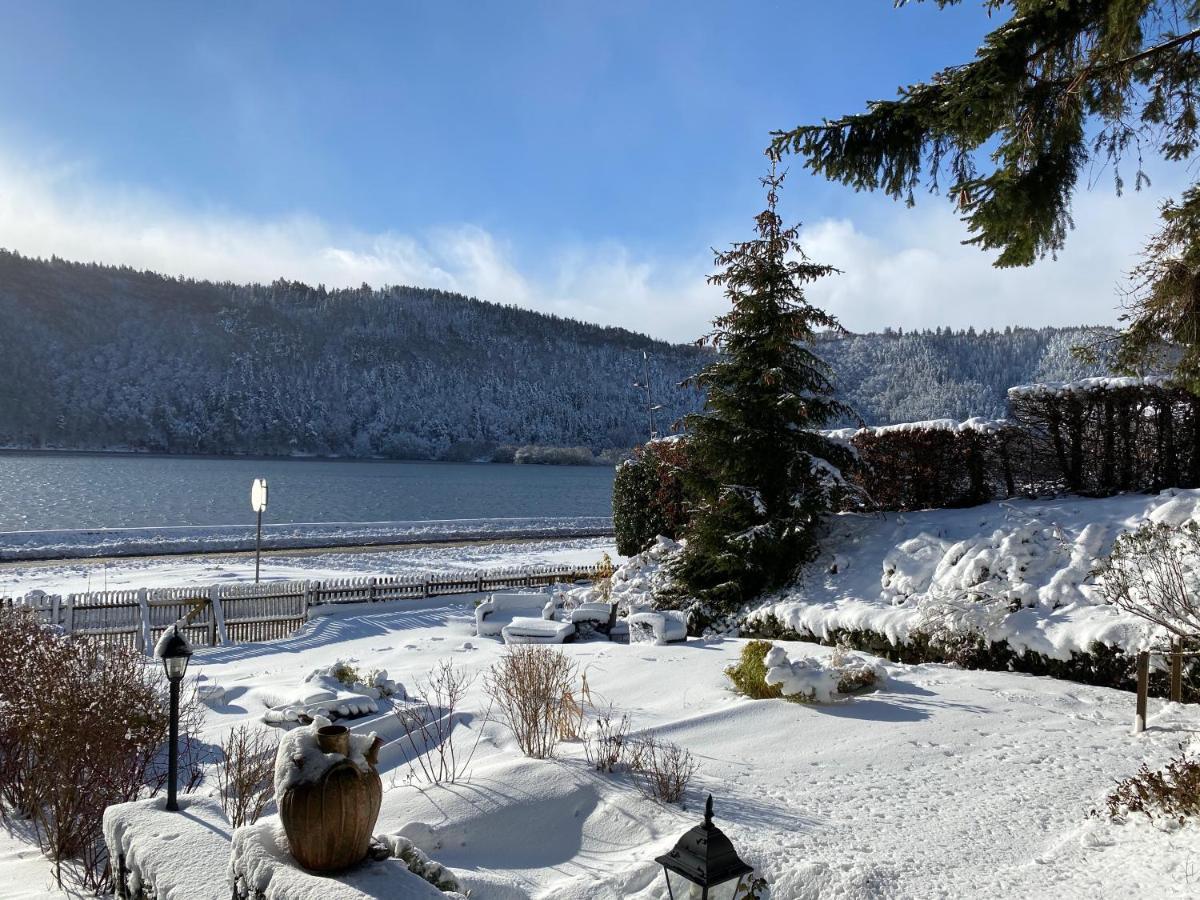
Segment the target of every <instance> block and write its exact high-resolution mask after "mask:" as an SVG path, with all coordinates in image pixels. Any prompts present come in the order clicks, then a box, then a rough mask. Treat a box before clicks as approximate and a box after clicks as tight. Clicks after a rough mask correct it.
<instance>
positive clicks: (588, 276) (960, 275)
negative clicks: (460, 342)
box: [0, 155, 1157, 341]
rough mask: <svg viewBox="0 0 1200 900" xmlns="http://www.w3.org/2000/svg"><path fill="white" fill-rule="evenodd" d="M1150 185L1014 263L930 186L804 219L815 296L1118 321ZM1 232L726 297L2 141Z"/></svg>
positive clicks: (299, 266)
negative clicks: (198, 200) (176, 191)
mask: <svg viewBox="0 0 1200 900" xmlns="http://www.w3.org/2000/svg"><path fill="white" fill-rule="evenodd" d="M1156 199H1157V198H1156V197H1154V196H1150V195H1145V196H1135V197H1127V198H1123V199H1117V198H1115V197H1112V196H1111V194H1103V193H1101V192H1099V191H1098V192H1096V193H1094V194H1085V195H1082V196H1081V199H1080V201H1079V204H1078V210H1077V215H1076V218H1077V221H1078V222H1079V223H1080V227H1079V228H1078V229H1077V230H1076V231H1075V232H1074V233H1073V234H1072V235H1071V237H1070V239H1069V241H1068V246H1067V249H1066V251H1065V252H1064V253H1063V254H1062V257H1061V259H1060V260H1059V261H1058V262H1045V263H1041V264H1039V265H1037V266H1035V267H1034V268H1032V269H1028V270H1019V271H999V270H996V269H993V268H992V267H991V265H990V257H989V256H988V255H987V254H984V253H980V252H979V251H977V250H975V249H974V248H969V247H962V246H960V245H959V243H958V242H959V241H961V239H962V237H963V236H964V230H963V226H962V225H961V224H960V223H959V222H958V221H957V219H956V218H955V217H954V215H953V214H952V213H951V211H950V210H948V209H947V208H945V206H944V205H940V204H939V202H938V201H937V199H936V198H929V199H928V201H927V202H925V203H924V204H923V205H922V206H920V207H919V208H918V209H916V210H905V209H903V208H900V207H894V208H889V209H888V214H887V216H886V219H885V224H884V225H883V226H880V227H874V226H873V227H872V229H871V230H870V231H866V230H864V229H863V228H862V227H860V226H857V225H855V224H854V223H853V222H851V221H848V220H844V219H824V220H817V221H815V222H812V223H811V224H810V225H809V227H806V228H805V230H804V232H803V235H802V241H803V243H804V246H805V248H806V250H807V251H808V252H809V254H810V255H811V256H812V257H813V258H814V259H816V260H818V261H820V262H827V263H830V264H833V265H836V266H838V267H839V268H841V269H843V270H845V274H844V275H840V276H836V277H834V278H830V279H826V280H824V281H822V282H820V283H818V284H816V285H814V286H812V288H811V289H810V298H811V299H812V300H813V301H814V302H817V303H820V304H822V305H826V306H827V307H828V308H829V309H830V310H831V311H833V312H835V313H837V314H838V315H840V316H841V317H842V320H843V322H844V323H845V324H846V325H847V326H848V327H850V328H852V329H854V330H859V331H862V330H870V329H877V328H881V327H883V326H884V325H900V326H903V327H906V328H914V327H932V326H934V325H954V326H958V327H965V326H967V325H975V326H976V327H987V326H1000V327H1002V326H1004V325H1008V324H1014V325H1015V324H1027V325H1042V324H1074V323H1081V322H1089V323H1091V322H1100V321H1112V320H1113V319H1114V318H1115V312H1114V309H1115V307H1116V305H1117V295H1116V286H1117V284H1118V282H1119V280H1120V278H1121V275H1122V273H1123V271H1124V270H1126V269H1128V268H1129V266H1130V265H1131V264H1132V263H1133V261H1134V258H1135V257H1134V254H1135V253H1136V250H1137V248H1138V247H1139V246H1140V244H1141V242H1142V241H1143V239H1144V238H1145V235H1146V233H1147V232H1148V231H1149V230H1150V229H1151V228H1152V227H1153V223H1154V218H1155V202H1156ZM749 223H750V216H749V214H748V215H747V216H746V225H747V228H748V227H749ZM745 236H746V233H738V234H731V235H729V236H728V237H729V239H730V240H736V239H740V238H743V237H745ZM0 246H3V247H8V248H11V249H14V250H18V251H20V252H21V253H25V254H28V255H37V256H50V255H57V256H60V257H64V258H67V259H76V260H96V261H101V262H107V263H122V264H127V265H131V266H135V267H138V268H147V269H153V270H156V271H160V272H164V273H169V274H183V275H190V276H193V277H199V278H211V279H215V280H229V281H271V280H274V279H275V278H278V277H286V278H289V279H295V280H301V281H306V282H309V283H312V284H316V283H323V284H325V285H327V286H330V287H334V286H356V285H358V284H360V283H362V282H364V281H365V282H368V283H370V284H373V285H381V284H412V285H419V286H424V287H437V288H444V289H447V290H453V291H460V292H462V293H465V294H470V295H474V296H477V297H480V298H481V299H485V300H494V301H498V302H502V303H512V304H516V305H519V306H523V307H527V308H531V309H537V310H541V311H544V312H550V313H555V314H557V315H562V316H570V317H574V318H579V319H584V320H587V321H593V322H599V323H601V324H606V325H621V326H625V327H628V328H632V329H634V330H637V331H643V332H647V333H650V334H652V335H655V336H657V337H664V338H669V339H673V340H680V341H684V340H691V339H693V338H695V337H697V336H699V335H700V334H702V333H704V332H705V331H707V329H708V324H709V322H710V321H711V320H712V318H713V317H714V316H715V315H716V314H718V313H719V312H720V311H721V309H722V307H723V299H722V298H721V296H720V292H719V291H718V290H717V289H715V288H712V287H710V286H708V285H707V284H706V283H705V276H706V275H707V274H708V273H709V271H710V268H711V266H710V263H711V260H710V258H709V255H708V253H707V248H703V247H702V248H698V249H699V252H697V253H695V254H691V255H684V256H681V257H680V258H676V259H662V258H651V257H649V256H646V255H639V254H637V253H636V252H634V251H633V250H631V249H630V248H628V247H626V246H624V245H622V244H620V243H617V242H602V243H595V244H587V245H571V246H559V247H549V248H536V249H537V250H538V258H539V259H540V260H541V262H540V263H539V264H538V265H537V266H536V267H535V268H528V267H526V268H522V267H521V266H519V265H518V264H517V263H516V261H515V260H516V259H517V257H518V254H517V253H516V252H515V250H514V248H513V247H512V246H510V245H509V244H507V243H506V242H505V241H504V240H502V239H500V238H498V237H497V236H496V235H494V234H491V233H489V232H488V231H486V230H484V229H481V228H479V227H476V226H473V225H459V226H455V227H432V228H430V229H428V230H427V231H425V232H423V233H421V234H415V235H414V234H397V233H392V232H385V233H378V234H370V233H365V232H361V231H356V230H353V229H349V228H336V227H333V226H331V225H329V224H327V223H325V222H323V221H321V220H320V219H318V218H315V217H312V216H307V215H294V216H289V217H285V218H280V219H277V220H259V219H253V218H248V217H245V216H242V215H238V214H236V213H230V212H227V211H200V212H197V211H188V210H184V209H182V208H181V207H179V206H177V205H172V203H170V202H169V200H168V199H167V198H164V197H161V196H157V195H154V194H151V193H148V192H144V191H138V190H131V189H128V188H114V187H111V186H105V185H100V184H97V183H95V182H94V181H92V180H89V178H88V176H87V173H86V172H85V171H82V170H80V169H79V168H78V167H72V166H43V167H40V168H38V167H31V166H28V165H18V164H16V163H14V162H12V160H11V159H6V158H5V157H3V156H2V155H0ZM531 249H532V248H531ZM526 255H529V254H528V253H527V254H526Z"/></svg>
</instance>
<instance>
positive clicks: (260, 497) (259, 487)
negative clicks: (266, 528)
mask: <svg viewBox="0 0 1200 900" xmlns="http://www.w3.org/2000/svg"><path fill="white" fill-rule="evenodd" d="M250 508H251V509H252V510H254V512H255V513H256V514H257V515H258V528H257V529H256V530H255V532H254V583H255V584H258V569H259V565H260V563H261V562H262V514H263V510H265V509H266V508H267V479H265V478H255V479H254V481H253V482H251V484H250Z"/></svg>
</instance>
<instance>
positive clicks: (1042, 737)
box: [0, 597, 1200, 900]
mask: <svg viewBox="0 0 1200 900" xmlns="http://www.w3.org/2000/svg"><path fill="white" fill-rule="evenodd" d="M473 600H474V598H472V597H465V598H455V599H453V600H452V601H447V599H446V598H440V599H435V600H429V601H425V602H422V603H404V604H397V605H395V606H394V607H390V608H386V609H375V610H372V611H371V612H370V614H359V615H344V614H337V615H330V616H324V617H320V618H317V619H315V620H313V621H312V622H310V623H309V625H308V626H307V627H306V629H305V630H304V631H303V632H301V633H300V634H298V635H297V636H296V637H294V638H292V639H290V640H286V641H280V642H276V643H271V644H245V645H239V646H232V647H225V648H214V649H198V650H197V651H196V656H195V657H194V658H193V662H192V669H191V671H192V672H194V673H196V674H200V675H202V676H203V677H204V679H205V681H206V682H208V683H210V684H217V685H220V686H221V687H223V688H224V689H225V694H224V700H223V705H221V706H218V707H216V708H214V709H213V710H212V711H211V713H210V715H209V720H208V724H207V735H206V736H207V738H208V739H209V740H213V741H215V740H216V739H217V738H219V736H220V734H221V733H222V732H223V731H225V730H226V729H228V728H230V727H231V726H233V725H235V724H237V723H240V722H246V721H257V720H258V719H259V718H260V717H261V716H262V715H263V713H264V712H265V710H266V709H267V707H268V706H272V705H275V704H277V703H279V702H280V701H281V700H283V699H286V698H287V697H288V696H290V694H291V693H293V692H294V691H295V689H296V688H297V686H299V685H300V684H301V682H302V681H303V679H304V677H305V676H306V675H307V674H308V673H310V672H311V671H312V670H314V669H316V668H318V667H321V666H327V665H329V664H331V663H333V662H334V661H335V660H337V659H339V658H340V659H345V660H349V661H353V662H354V664H355V665H356V666H358V667H359V668H360V669H374V668H377V667H382V668H386V669H387V670H388V672H389V673H390V675H391V677H392V678H394V679H396V680H397V681H399V682H401V683H403V684H405V685H407V686H409V687H410V688H412V687H414V686H415V683H416V681H417V679H419V678H421V677H422V676H424V675H425V674H426V673H427V672H428V671H429V669H430V668H431V667H432V666H433V664H434V663H435V662H436V661H437V660H439V659H442V658H445V657H449V658H451V659H453V660H454V662H455V664H456V665H460V666H463V667H464V668H466V669H468V670H470V671H472V672H475V673H480V674H482V673H483V672H484V671H485V670H486V668H487V667H488V666H489V665H490V664H491V663H492V662H494V661H495V660H496V658H497V657H498V656H499V654H500V653H501V652H502V647H501V645H500V644H499V643H497V642H495V641H493V640H489V639H480V638H476V637H474V635H473V634H472V625H473V619H472V615H471V609H472V604H473ZM741 644H742V642H741V641H739V640H731V639H725V640H713V641H691V642H689V643H687V644H686V645H672V646H663V647H654V646H647V645H638V644H634V645H619V644H611V643H607V642H595V643H593V642H588V643H582V644H577V645H568V646H566V647H565V652H567V653H568V654H569V655H570V656H571V657H572V659H573V660H574V661H575V662H576V663H577V664H578V665H579V668H580V671H581V672H586V674H587V680H588V684H589V686H590V688H591V691H592V694H593V698H594V703H595V705H596V706H599V707H605V708H606V707H607V706H608V704H612V705H613V706H614V707H615V708H616V709H617V710H618V711H622V712H628V713H629V714H630V715H631V717H632V719H633V727H634V729H635V730H638V731H641V730H654V731H655V732H657V733H658V734H659V735H660V736H661V737H663V738H665V739H667V740H670V741H675V742H677V743H679V744H681V745H683V746H685V747H687V748H688V749H689V750H690V751H691V752H692V753H693V754H694V755H695V756H696V758H697V759H698V761H699V764H700V771H699V775H698V777H697V779H696V782H695V784H694V785H693V786H692V788H691V789H690V790H689V792H688V797H687V807H688V808H687V809H686V810H683V809H680V808H678V807H673V806H661V805H659V804H657V803H654V802H652V801H649V800H647V799H644V798H643V797H642V796H641V795H640V794H639V793H638V792H637V791H636V790H635V789H634V787H633V786H632V785H631V783H630V782H629V780H628V779H627V777H625V776H610V775H600V774H598V773H595V772H593V771H591V770H590V769H589V768H588V767H587V765H586V763H585V761H584V760H583V759H582V751H581V747H580V746H579V745H578V744H576V743H566V744H563V745H562V752H561V758H560V759H557V760H552V761H533V760H528V759H526V758H524V757H523V756H522V755H521V754H520V752H519V751H518V750H517V748H516V746H515V743H514V741H513V738H512V736H511V735H510V734H509V733H508V732H507V731H506V730H505V729H504V728H502V727H501V726H500V725H498V724H496V723H494V722H492V723H488V724H484V723H483V721H482V714H483V711H484V708H485V706H486V702H485V700H484V697H483V694H482V691H481V686H480V683H479V682H476V684H475V686H474V687H473V688H472V690H471V692H470V694H469V696H468V699H467V701H466V704H465V707H464V708H465V711H466V712H467V713H468V714H469V716H468V718H469V721H466V722H465V723H464V724H462V725H460V726H459V728H460V735H459V740H460V741H462V742H464V745H466V746H469V744H470V742H473V741H474V740H475V738H476V736H477V735H479V734H481V735H482V738H481V741H480V745H479V750H478V753H477V755H476V757H475V762H474V766H473V769H472V772H471V777H470V782H469V783H466V784H459V785H452V786H443V787H423V786H419V785H416V784H413V783H410V782H409V781H408V779H407V778H406V776H407V772H408V767H407V766H406V765H405V764H404V762H403V756H402V755H401V754H399V753H397V752H394V751H393V752H390V753H389V752H387V750H386V748H385V752H384V753H383V754H381V759H382V760H383V764H384V766H385V769H384V771H383V773H382V774H383V781H384V785H385V793H384V800H383V810H382V814H381V816H380V822H379V827H378V828H377V831H380V832H382V831H401V830H403V831H404V832H405V833H406V834H407V835H408V836H410V837H412V838H413V839H414V840H416V841H417V843H418V846H421V847H422V849H425V850H426V851H427V852H429V853H430V855H431V856H433V857H434V858H435V859H437V860H439V861H440V862H442V863H444V864H446V865H449V866H451V867H452V868H454V869H455V870H456V871H457V872H458V873H459V874H460V876H461V877H462V879H463V881H464V882H465V883H466V884H467V885H468V886H470V887H473V888H474V893H473V894H472V896H473V898H476V900H489V898H497V900H510V898H525V897H530V898H547V900H549V898H555V900H568V898H570V900H584V898H587V900H616V898H632V900H650V898H652V897H653V898H658V897H659V896H661V885H660V884H659V882H658V879H659V878H661V871H660V870H659V868H658V867H657V866H656V865H655V864H654V862H653V858H654V856H656V855H657V854H660V853H662V852H664V851H665V850H666V849H668V848H669V847H670V846H671V844H672V843H673V841H674V840H675V839H676V838H677V837H678V836H679V835H680V834H681V833H682V832H683V831H684V830H685V829H687V828H688V827H690V826H691V825H693V824H695V822H696V821H697V820H698V818H699V811H700V810H701V808H702V803H703V798H704V796H705V795H706V794H707V793H708V792H712V793H713V795H714V796H715V802H716V814H717V820H718V824H720V825H721V827H722V828H724V829H725V830H726V832H727V833H728V834H729V835H730V837H731V838H732V839H733V841H734V843H735V844H736V846H737V847H738V848H739V850H740V851H741V852H742V854H743V855H744V856H745V857H746V858H747V859H748V860H749V861H750V862H751V863H752V864H754V865H756V866H758V867H760V868H761V869H762V871H763V872H764V873H765V874H766V875H767V877H768V878H769V879H770V881H771V883H772V884H773V893H772V898H773V900H782V898H786V900H801V898H843V900H845V898H876V897H887V898H893V897H895V898H939V897H944V898H970V897H979V898H985V897H986V898H994V897H1027V898H1035V897H1055V898H1058V900H1066V898H1073V897H1078V898H1097V897H1120V898H1131V897H1147V898H1149V897H1166V896H1186V895H1189V894H1190V893H1192V892H1194V891H1195V890H1197V885H1198V884H1200V879H1198V876H1197V871H1196V863H1197V860H1198V859H1200V856H1197V854H1200V828H1198V827H1197V826H1194V825H1189V826H1187V827H1185V828H1182V829H1178V830H1176V831H1173V832H1169V833H1167V832H1161V831H1158V830H1157V829H1155V828H1152V827H1150V826H1147V825H1144V824H1143V823H1140V822H1135V823H1132V824H1128V825H1123V826H1118V825H1112V824H1109V823H1107V822H1101V821H1099V820H1092V819H1089V818H1088V812H1089V810H1091V809H1093V808H1095V807H1098V806H1101V805H1102V799H1103V797H1104V795H1105V794H1106V793H1107V792H1108V790H1109V789H1110V787H1111V785H1112V783H1113V781H1114V779H1116V778H1119V777H1122V776H1124V775H1128V774H1130V773H1131V772H1133V771H1134V770H1135V769H1136V768H1137V767H1138V765H1139V764H1140V763H1141V762H1143V761H1146V762H1149V763H1150V764H1151V765H1153V766H1158V765H1160V764H1161V763H1162V762H1163V761H1164V760H1165V759H1166V758H1167V757H1168V756H1169V755H1170V754H1171V753H1172V752H1174V751H1175V749H1176V747H1177V745H1178V744H1179V743H1180V742H1181V741H1184V740H1189V739H1191V737H1192V736H1193V735H1194V734H1196V733H1197V732H1200V709H1197V708H1195V707H1164V706H1163V705H1162V704H1160V703H1159V702H1158V701H1154V702H1153V705H1152V716H1151V723H1150V724H1151V727H1150V729H1149V730H1148V731H1147V732H1146V733H1144V734H1143V735H1141V736H1136V737H1135V736H1133V735H1131V734H1130V724H1131V719H1132V712H1133V709H1132V707H1133V698H1132V696H1131V695H1130V694H1127V693H1123V692H1118V691H1112V690H1108V689H1103V688H1091V687H1086V686H1081V685H1078V684H1072V683H1069V682H1065V681H1058V680H1053V679H1049V678H1040V677H1034V676H1026V675H1016V674H1009V673H994V672H976V671H972V672H968V671H961V670H956V669H953V668H950V667H946V666H939V665H924V666H913V667H908V666H899V665H887V666H886V671H887V673H888V679H887V682H886V684H885V686H884V687H883V688H882V689H881V690H879V691H877V692H875V693H871V694H867V695H863V696H858V697H855V698H853V699H849V700H845V701H841V702H838V703H835V704H831V705H800V704H793V703H788V702H785V701H782V700H768V701H750V700H746V699H744V698H742V697H740V696H738V695H736V694H734V693H732V692H731V690H730V688H729V684H728V682H727V680H726V678H725V676H724V675H723V669H724V668H725V667H726V666H727V665H728V664H730V663H731V662H733V661H734V660H735V659H736V657H737V654H738V652H739V651H740V648H741ZM785 646H787V648H788V650H789V652H790V653H792V654H793V655H795V656H818V657H821V656H824V655H827V654H828V653H830V652H832V651H830V650H828V649H827V648H823V647H817V646H813V645H785ZM382 721H383V722H384V724H383V725H382V726H381V729H380V730H381V731H384V732H385V733H387V728H388V725H387V722H388V720H387V719H386V717H385V718H384V719H383V720H382ZM389 736H390V735H389ZM18 850H19V845H18V844H16V843H14V842H13V841H11V840H10V841H9V842H7V843H4V844H0V884H3V885H12V884H14V883H15V882H14V881H13V880H12V879H10V877H9V876H10V874H11V875H14V876H16V875H17V874H18V872H19V874H20V878H21V884H22V885H23V886H25V885H30V888H29V890H30V891H31V893H28V894H27V896H31V897H37V896H53V895H52V894H48V893H41V892H40V890H39V891H33V887H32V885H31V879H30V871H31V866H32V865H33V864H32V863H31V862H30V861H29V860H28V859H27V858H26V859H19V858H17V857H16V854H17V853H18ZM44 884H45V881H44V879H43V881H42V882H41V884H39V885H38V888H39V889H40V887H41V886H42V885H44ZM21 889H25V888H24V887H22V888H21ZM5 896H13V895H12V894H5Z"/></svg>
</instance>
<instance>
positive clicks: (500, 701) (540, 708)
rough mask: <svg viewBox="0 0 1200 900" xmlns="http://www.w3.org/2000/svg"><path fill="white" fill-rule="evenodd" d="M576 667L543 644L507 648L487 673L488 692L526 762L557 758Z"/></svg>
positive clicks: (563, 655)
mask: <svg viewBox="0 0 1200 900" xmlns="http://www.w3.org/2000/svg"><path fill="white" fill-rule="evenodd" d="M574 683H575V664H574V663H573V662H571V660H570V659H569V658H568V657H567V655H566V654H565V653H563V652H562V651H561V650H556V649H554V648H552V647H546V646H542V645H539V644H518V645H516V646H513V647H509V648H508V649H507V651H506V652H505V653H504V655H503V656H502V657H500V660H499V662H497V663H495V664H494V665H493V666H492V667H491V669H489V670H488V675H487V678H486V680H485V683H484V688H485V690H486V691H487V693H488V696H489V697H491V698H492V700H493V701H494V702H495V703H496V705H497V706H498V707H499V708H500V711H501V712H502V713H503V714H504V718H505V722H506V724H507V725H508V726H509V728H511V729H512V732H513V735H514V736H515V737H516V740H517V746H518V747H520V748H521V752H522V753H524V754H525V755H526V756H531V757H533V758H535V759H548V758H550V757H552V756H553V755H554V750H555V745H556V744H557V743H558V739H559V735H560V730H561V726H562V724H563V721H564V719H563V717H564V711H563V710H564V704H563V701H564V698H567V697H569V696H571V692H572V687H573V685H574Z"/></svg>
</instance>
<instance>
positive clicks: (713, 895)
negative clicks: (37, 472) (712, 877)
mask: <svg viewBox="0 0 1200 900" xmlns="http://www.w3.org/2000/svg"><path fill="white" fill-rule="evenodd" d="M741 883H742V879H740V878H734V879H731V880H730V881H726V882H725V883H724V884H718V885H716V886H714V887H710V888H709V889H708V897H709V900H733V898H734V897H735V896H737V891H738V886H739V885H740V884H741Z"/></svg>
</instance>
